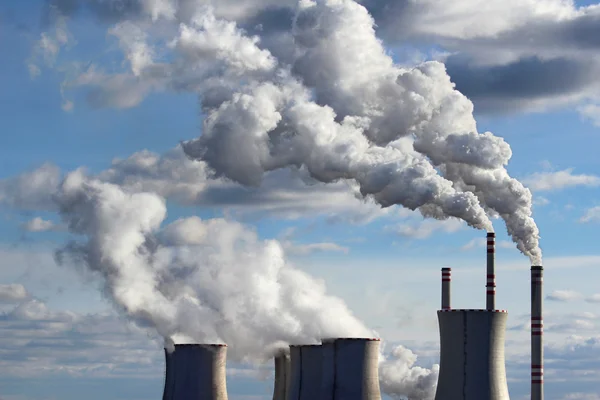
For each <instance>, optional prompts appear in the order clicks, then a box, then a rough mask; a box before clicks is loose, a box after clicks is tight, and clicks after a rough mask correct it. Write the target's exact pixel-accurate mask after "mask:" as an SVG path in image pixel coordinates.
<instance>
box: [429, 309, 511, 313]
mask: <svg viewBox="0 0 600 400" xmlns="http://www.w3.org/2000/svg"><path fill="white" fill-rule="evenodd" d="M446 312H481V313H508V310H486V309H463V310H460V309H452V310H438V313H446Z"/></svg>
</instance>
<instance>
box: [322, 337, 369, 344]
mask: <svg viewBox="0 0 600 400" xmlns="http://www.w3.org/2000/svg"><path fill="white" fill-rule="evenodd" d="M322 341H323V343H332V342H340V341H345V342H349V341H363V342H380V341H381V339H380V338H358V337H340V338H327V339H322Z"/></svg>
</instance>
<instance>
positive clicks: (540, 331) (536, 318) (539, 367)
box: [531, 265, 544, 400]
mask: <svg viewBox="0 0 600 400" xmlns="http://www.w3.org/2000/svg"><path fill="white" fill-rule="evenodd" d="M543 277H544V268H543V267H542V266H541V265H538V266H532V267H531V400H544V344H543V340H542V338H543V335H544V320H543V318H542V288H543Z"/></svg>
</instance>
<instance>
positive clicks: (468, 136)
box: [184, 0, 541, 262]
mask: <svg viewBox="0 0 600 400" xmlns="http://www.w3.org/2000/svg"><path fill="white" fill-rule="evenodd" d="M294 38H295V42H296V45H297V53H298V54H299V56H298V57H297V59H296V61H295V62H294V65H293V66H292V74H293V75H288V74H286V73H285V72H284V71H283V70H282V71H280V73H279V75H278V77H277V78H273V79H272V80H271V81H269V82H262V83H256V82H253V83H251V84H248V85H245V86H243V87H240V88H239V89H238V92H237V93H236V94H235V95H234V96H232V98H231V99H228V100H227V101H224V102H223V103H222V104H221V105H220V106H219V107H218V108H215V109H213V110H212V111H210V112H209V114H208V116H207V118H206V120H205V122H204V126H203V133H202V136H201V137H199V138H198V139H195V140H193V141H189V142H187V143H185V144H184V150H185V151H186V153H187V154H188V155H189V156H190V157H192V158H195V159H199V160H204V161H206V162H207V163H208V165H209V166H210V167H212V168H213V169H214V170H215V173H216V175H217V176H220V175H224V176H227V177H229V178H231V179H233V180H236V181H238V182H240V183H243V184H247V185H258V184H259V183H260V180H261V178H262V176H263V175H264V174H265V172H267V171H270V170H273V169H277V168H283V167H286V166H290V165H303V166H306V167H307V169H308V170H309V171H310V172H311V174H312V176H313V177H315V178H316V179H319V180H321V181H323V182H332V181H335V180H338V179H351V180H355V181H356V182H358V183H359V185H360V188H361V192H362V194H363V195H369V196H372V197H373V198H375V199H376V200H377V201H378V202H379V203H380V204H381V205H382V206H389V205H392V204H400V205H403V206H405V207H408V208H410V209H413V210H414V209H420V211H421V212H422V214H423V215H424V216H428V217H435V218H440V219H443V218H448V217H458V218H461V219H463V220H465V221H466V222H467V223H468V224H469V225H471V226H473V227H476V228H480V229H487V230H492V227H491V223H490V222H489V220H488V218H487V216H486V215H485V212H484V209H486V210H489V211H490V212H492V213H494V214H495V213H498V214H500V216H501V217H502V218H503V219H504V220H505V222H506V224H507V229H508V232H509V234H510V235H511V236H512V238H513V240H514V241H515V242H516V243H517V246H518V248H519V250H521V251H522V252H523V253H525V254H526V255H527V256H529V257H530V258H531V260H532V261H533V262H536V261H539V259H540V258H541V251H540V250H539V247H538V236H539V231H538V229H537V226H536V225H535V223H534V221H533V219H532V218H531V193H530V192H529V191H528V190H527V189H526V188H524V186H523V185H521V184H520V183H519V182H518V181H516V180H515V179H513V178H510V176H508V173H507V172H506V169H505V168H504V166H505V165H506V164H507V162H508V160H509V159H510V157H511V155H512V153H511V150H510V146H509V145H508V144H507V143H506V142H505V141H504V140H503V139H502V138H499V137H496V136H494V135H493V134H491V133H490V132H486V133H484V134H480V133H478V132H477V130H476V123H475V120H474V118H473V114H472V112H473V106H472V103H471V102H470V101H469V100H468V99H467V98H466V97H464V96H463V95H462V94H460V93H459V92H458V91H456V90H455V89H454V85H453V84H452V83H451V81H450V78H449V77H448V75H447V74H446V71H445V68H444V66H443V64H441V63H438V62H428V63H424V64H422V65H420V66H418V67H417V68H414V69H410V70H406V69H401V68H399V67H397V66H395V65H394V64H393V62H392V60H391V58H390V57H389V56H388V55H387V54H386V53H385V49H384V48H383V46H382V44H381V43H380V41H379V40H378V39H377V37H376V36H375V31H374V29H373V20H372V18H371V17H370V16H369V14H368V12H367V10H366V9H365V8H364V7H362V6H360V5H359V4H357V3H355V2H354V1H350V0H336V1H333V0H329V1H319V2H302V3H301V7H299V11H298V13H297V15H296V19H295V24H294ZM298 79H299V80H298ZM304 85H306V86H307V87H308V88H305V87H304ZM309 89H310V90H309ZM313 95H314V97H313ZM403 137H404V138H409V139H412V143H411V144H412V146H410V147H412V148H407V146H402V145H400V144H399V143H398V140H399V139H401V138H403ZM413 149H414V150H413ZM438 170H440V171H441V172H442V175H443V177H442V176H440V175H439V174H438ZM482 206H483V207H482Z"/></svg>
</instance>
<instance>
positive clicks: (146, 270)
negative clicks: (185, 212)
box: [56, 171, 372, 359]
mask: <svg viewBox="0 0 600 400" xmlns="http://www.w3.org/2000/svg"><path fill="white" fill-rule="evenodd" d="M56 198H57V201H58V203H59V205H60V209H61V213H62V215H63V218H64V219H65V222H66V223H67V224H68V226H69V230H70V231H71V232H72V233H75V234H80V235H84V237H85V238H86V240H85V241H84V242H73V243H70V244H69V245H68V246H66V247H65V248H63V249H61V251H59V253H58V256H59V260H60V261H63V262H65V261H67V260H68V261H75V262H77V263H83V264H84V265H85V266H86V267H87V268H88V269H89V270H90V271H93V272H95V273H97V274H98V275H99V276H100V277H101V278H102V280H103V281H104V284H105V293H106V294H107V295H108V296H109V298H110V299H112V300H113V301H114V302H115V304H116V305H117V306H118V307H119V308H120V309H122V310H123V311H124V312H125V313H126V314H127V315H129V316H130V317H132V318H133V319H134V320H135V321H137V322H138V323H139V324H140V325H142V326H151V327H153V328H155V329H156V330H157V331H158V333H159V334H160V335H162V336H163V337H166V338H172V339H173V340H176V341H177V340H178V341H181V340H184V341H185V340H187V341H189V340H192V341H196V342H211V341H219V342H221V341H224V342H226V343H228V344H229V345H231V352H232V356H233V357H234V358H236V359H246V358H260V357H261V356H262V354H263V352H264V349H265V348H267V347H269V346H271V345H272V344H274V343H276V342H281V341H283V342H286V343H314V342H316V341H318V340H319V338H321V337H323V336H326V337H331V336H334V337H335V336H352V335H359V336H371V335H372V332H371V331H370V330H368V329H367V328H365V326H364V325H363V324H362V323H361V322H360V321H358V320H357V319H356V318H355V317H354V316H353V315H352V313H351V312H350V311H349V310H348V308H347V307H346V305H345V304H344V303H343V301H341V300H340V299H338V298H335V297H332V296H330V295H328V294H327V293H326V288H325V285H324V284H323V283H322V282H319V281H317V280H315V279H313V278H312V277H310V276H309V275H307V274H305V273H303V272H302V271H300V270H298V269H296V268H294V267H293V266H292V265H291V264H289V262H288V261H287V260H286V259H285V255H284V252H283V249H282V246H281V244H280V243H279V242H278V241H275V240H265V241H263V240H259V238H258V237H257V235H256V233H255V232H253V231H252V230H250V229H248V228H247V227H245V226H243V225H241V224H239V223H236V222H232V221H227V220H223V219H212V220H207V221H203V220H201V219H199V218H197V217H192V218H188V219H181V220H177V221H175V222H173V223H171V224H170V225H167V226H166V227H164V228H162V229H161V228H160V225H161V223H162V222H163V220H164V218H165V216H166V208H165V204H164V201H163V199H162V198H160V197H158V196H157V195H154V194H150V193H127V192H125V191H124V190H122V189H121V188H119V187H118V186H116V185H112V184H109V183H103V182H100V181H97V180H90V179H87V178H86V177H84V176H83V175H82V173H81V172H79V171H77V172H73V173H71V174H69V175H68V176H67V178H66V179H65V181H64V183H63V184H62V186H61V189H60V191H59V193H58V194H57V197H56Z"/></svg>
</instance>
